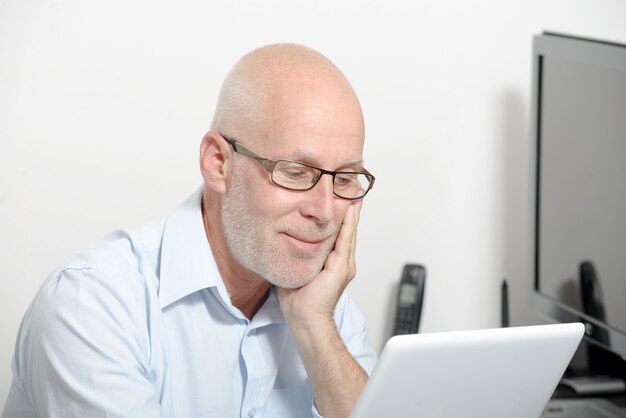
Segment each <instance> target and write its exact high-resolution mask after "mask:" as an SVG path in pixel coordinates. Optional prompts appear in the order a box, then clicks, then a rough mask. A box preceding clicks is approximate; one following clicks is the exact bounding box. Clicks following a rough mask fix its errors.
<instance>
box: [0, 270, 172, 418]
mask: <svg viewBox="0 0 626 418" xmlns="http://www.w3.org/2000/svg"><path fill="white" fill-rule="evenodd" d="M115 283H116V282H115V281H113V280H111V278H110V277H107V275H105V274H104V273H102V272H100V271H98V270H95V269H93V268H77V269H65V270H62V271H61V272H59V273H58V274H57V277H53V278H49V280H48V282H47V283H46V284H45V285H44V287H43V288H42V289H41V290H40V292H39V294H38V295H37V297H36V298H35V300H34V302H33V304H32V305H31V307H30V308H29V310H28V312H27V313H26V316H25V318H24V322H23V323H22V327H21V329H20V333H19V335H18V341H17V350H16V354H15V357H14V363H13V368H14V382H13V386H14V388H12V392H14V393H19V394H21V395H22V396H24V397H25V398H27V399H28V402H29V404H30V407H31V408H32V409H33V411H34V414H35V415H36V416H37V417H41V418H44V417H50V418H52V417H81V418H90V417H103V416H106V417H111V418H121V417H145V418H151V417H160V416H161V410H160V406H159V390H158V383H157V382H156V381H155V378H154V374H153V373H151V367H150V338H149V327H148V326H145V327H143V326H142V325H143V324H147V321H148V319H147V318H148V313H147V312H146V310H147V309H148V307H147V304H146V302H145V298H142V297H141V295H139V297H138V298H137V297H135V298H133V296H137V295H133V294H129V293H128V292H129V290H127V289H126V290H120V289H121V288H122V287H121V286H115ZM118 287H119V288H120V289H118ZM131 289H132V286H131ZM135 293H136V292H135ZM10 399H11V398H10ZM18 406H19V405H18ZM11 408H12V407H11V406H9V405H8V406H7V408H6V409H5V413H7V410H9V411H10V410H11ZM14 410H18V408H15V409H14ZM5 417H6V418H9V415H5Z"/></svg>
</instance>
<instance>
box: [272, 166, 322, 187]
mask: <svg viewBox="0 0 626 418" xmlns="http://www.w3.org/2000/svg"><path fill="white" fill-rule="evenodd" d="M321 174H322V172H321V171H320V170H318V169H316V168H313V167H309V166H306V165H304V164H300V163H296V162H293V161H278V162H276V165H275V166H274V170H273V171H272V180H273V181H274V183H276V184H278V185H279V186H283V187H286V188H288V189H292V190H307V189H310V188H311V186H313V185H314V184H315V182H316V181H317V179H318V178H319V176H320V175H321Z"/></svg>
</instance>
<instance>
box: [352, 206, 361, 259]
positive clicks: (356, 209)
mask: <svg viewBox="0 0 626 418" xmlns="http://www.w3.org/2000/svg"><path fill="white" fill-rule="evenodd" d="M362 207H363V201H362V200H360V201H358V202H357V203H355V204H354V205H352V208H354V220H353V226H352V237H351V240H350V260H349V262H350V264H351V265H353V266H355V265H356V262H355V256H354V255H355V252H356V233H357V229H358V228H357V227H358V226H359V219H360V217H361V208H362Z"/></svg>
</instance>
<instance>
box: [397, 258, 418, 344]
mask: <svg viewBox="0 0 626 418" xmlns="http://www.w3.org/2000/svg"><path fill="white" fill-rule="evenodd" d="M425 282H426V269H425V268H424V266H422V265H420V264H405V265H404V269H403V270H402V277H401V278H400V287H399V289H398V303H397V308H396V318H395V322H394V330H393V335H400V334H415V333H417V331H418V329H419V323H420V316H421V313H422V300H423V298H424V285H425Z"/></svg>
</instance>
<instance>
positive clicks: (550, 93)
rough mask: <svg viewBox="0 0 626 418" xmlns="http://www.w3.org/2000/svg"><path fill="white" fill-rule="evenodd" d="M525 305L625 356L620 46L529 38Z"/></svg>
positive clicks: (624, 84)
mask: <svg viewBox="0 0 626 418" xmlns="http://www.w3.org/2000/svg"><path fill="white" fill-rule="evenodd" d="M533 83H534V85H533V86H534V88H533V96H534V97H533V118H534V121H533V125H534V127H533V128H534V136H535V138H534V141H533V142H534V146H535V153H534V157H535V158H534V166H535V169H534V170H533V174H534V176H535V178H534V184H535V195H534V204H535V207H534V231H533V232H534V251H533V256H534V274H535V289H534V290H535V292H534V295H535V299H536V300H535V302H536V303H535V305H536V307H538V308H539V310H540V311H541V312H542V313H544V314H546V315H548V316H549V317H550V318H551V319H553V320H557V321H568V322H569V321H577V320H582V321H583V322H585V323H586V324H587V338H588V339H590V340H591V341H592V342H594V343H596V344H598V345H600V346H602V347H604V348H606V349H608V350H610V351H612V352H614V353H616V354H618V355H619V356H621V357H622V358H626V302H625V301H626V46H625V45H618V44H612V43H606V42H598V41H592V40H586V39H580V38H573V37H568V36H562V35H554V34H544V35H541V36H538V37H536V38H535V44H534V75H533Z"/></svg>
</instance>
